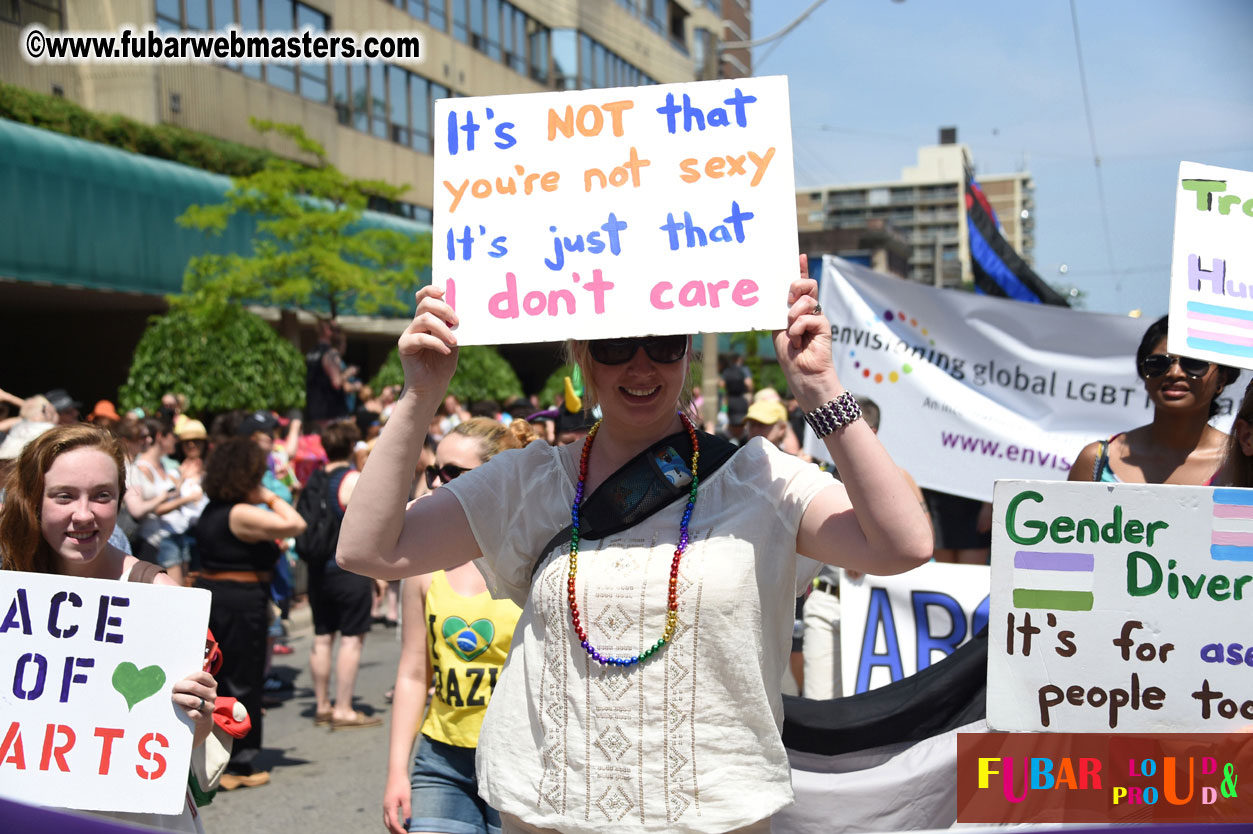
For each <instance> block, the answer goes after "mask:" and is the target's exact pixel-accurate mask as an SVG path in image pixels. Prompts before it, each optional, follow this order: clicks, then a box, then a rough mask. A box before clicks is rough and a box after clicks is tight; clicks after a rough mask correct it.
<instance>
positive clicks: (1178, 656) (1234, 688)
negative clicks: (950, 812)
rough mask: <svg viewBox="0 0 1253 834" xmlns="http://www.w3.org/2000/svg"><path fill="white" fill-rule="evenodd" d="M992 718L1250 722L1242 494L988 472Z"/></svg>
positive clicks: (1249, 517) (1140, 728)
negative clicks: (991, 480)
mask: <svg viewBox="0 0 1253 834" xmlns="http://www.w3.org/2000/svg"><path fill="white" fill-rule="evenodd" d="M993 506H994V509H995V516H994V521H993V528H992V606H991V617H990V625H989V631H988V724H989V725H990V726H991V727H992V728H993V729H996V730H1026V731H1051V732H1083V733H1088V732H1106V733H1107V732H1110V731H1115V732H1235V731H1238V730H1240V729H1242V728H1244V727H1246V726H1248V725H1250V724H1253V685H1251V683H1250V682H1251V681H1253V636H1251V634H1250V631H1249V623H1250V621H1251V620H1250V616H1249V615H1250V610H1253V584H1251V583H1253V490H1247V489H1223V488H1215V487H1182V486H1156V485H1153V486H1150V485H1143V484H1093V483H1066V482H1058V483H1050V482H1043V481H997V483H996V497H995V500H994V502H993Z"/></svg>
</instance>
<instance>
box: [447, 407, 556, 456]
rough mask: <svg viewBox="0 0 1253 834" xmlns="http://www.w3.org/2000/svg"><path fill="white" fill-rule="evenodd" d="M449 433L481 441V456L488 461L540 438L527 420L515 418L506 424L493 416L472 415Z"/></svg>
mask: <svg viewBox="0 0 1253 834" xmlns="http://www.w3.org/2000/svg"><path fill="white" fill-rule="evenodd" d="M449 434H459V435H461V436H463V437H470V438H473V439H475V440H477V441H478V442H479V458H480V459H481V460H482V461H483V463H487V462H488V461H489V460H491V459H492V458H493V457H495V456H496V455H498V454H500V453H501V452H503V451H505V450H506V449H521V448H523V447H525V446H526V445H527V444H529V443H530V442H531V441H533V440H536V439H538V438H539V434H537V433H536V431H535V428H534V427H533V426H532V425H531V424H530V423H528V422H527V421H526V420H514V421H513V422H511V423H510V424H509V425H507V426H506V425H504V424H503V423H500V422H498V421H496V420H493V419H492V418H491V417H471V418H470V419H469V420H463V421H461V422H460V423H458V424H457V425H456V426H454V427H453V430H452V431H450V432H449Z"/></svg>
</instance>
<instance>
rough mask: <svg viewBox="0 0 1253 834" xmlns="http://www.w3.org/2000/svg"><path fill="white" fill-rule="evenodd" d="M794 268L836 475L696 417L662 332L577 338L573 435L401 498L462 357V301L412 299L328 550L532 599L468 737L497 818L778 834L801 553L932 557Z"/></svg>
mask: <svg viewBox="0 0 1253 834" xmlns="http://www.w3.org/2000/svg"><path fill="white" fill-rule="evenodd" d="M806 272H807V270H806V267H805V262H804V259H803V258H802V260H801V275H800V276H799V277H798V278H797V279H796V280H794V281H792V282H791V284H790V287H789V291H788V297H787V298H786V299H784V298H779V299H777V303H778V304H780V305H783V304H786V305H787V307H788V315H787V328H786V329H785V330H782V331H779V332H777V333H776V334H775V347H776V350H777V353H778V356H779V363H780V365H781V366H782V367H783V369H784V371H785V373H786V374H787V377H788V383H789V386H790V389H791V390H792V391H793V392H794V393H795V394H796V396H797V399H798V400H799V401H800V403H801V404H802V406H803V407H804V408H805V409H806V411H807V412H808V418H809V422H810V425H811V426H812V427H813V428H814V430H815V432H816V433H817V434H818V435H819V436H820V437H822V438H824V440H825V442H826V444H827V448H828V451H829V452H830V453H831V455H832V457H833V459H834V460H835V461H836V463H837V464H838V466H839V469H840V472H841V474H842V475H843V476H844V479H845V482H844V484H839V483H837V482H835V481H834V480H833V479H832V478H830V476H828V475H825V474H824V473H822V472H820V471H819V470H818V469H817V468H816V467H814V466H813V465H811V464H807V463H804V462H802V461H799V460H798V459H796V458H793V457H791V456H789V455H786V454H784V453H782V452H780V451H778V450H777V449H775V448H774V447H773V446H772V445H771V444H769V443H766V442H765V441H763V440H753V441H751V442H749V443H748V444H746V445H745V446H744V447H743V448H742V449H740V450H739V451H736V450H735V448H734V447H732V446H731V445H730V444H729V443H725V442H719V441H718V440H717V439H716V438H714V437H712V436H710V435H706V434H703V433H701V432H698V431H697V430H696V428H695V427H694V426H692V425H691V423H690V421H688V420H687V419H686V417H684V416H683V415H682V413H681V404H682V399H683V395H684V390H685V387H686V385H687V383H688V380H689V374H688V363H687V362H686V361H684V360H685V359H686V358H687V357H688V353H689V347H690V338H689V337H687V336H660V337H646V338H632V339H606V340H600V341H592V342H575V343H572V344H570V345H569V347H570V351H571V353H572V354H573V357H574V359H575V360H576V361H577V362H578V363H579V365H580V367H581V369H582V372H583V378H584V380H585V383H586V385H587V391H586V394H587V396H586V398H585V405H586V406H587V407H591V406H593V405H597V404H599V406H600V408H601V410H602V413H603V415H604V416H603V419H602V420H601V421H600V422H599V423H598V424H597V425H596V426H594V427H593V428H592V430H591V431H590V432H589V433H588V436H587V439H586V440H585V441H584V442H583V443H582V444H581V446H580V445H570V446H565V447H550V446H544V445H543V444H538V443H534V444H531V445H530V446H528V447H527V448H525V449H522V450H518V451H509V452H503V453H501V454H500V455H497V456H496V457H495V458H493V459H492V460H491V461H489V462H488V463H486V464H484V465H483V466H480V467H479V468H477V469H475V470H473V471H471V472H467V473H465V474H463V475H461V476H460V477H459V478H457V479H456V480H455V481H453V482H452V483H449V484H446V485H445V486H443V487H442V488H440V489H438V490H436V491H435V492H434V493H433V494H432V495H431V496H429V497H427V498H424V499H422V500H421V501H418V502H416V503H414V504H413V505H412V506H411V507H408V508H406V507H405V497H406V495H407V494H408V489H409V481H410V479H411V477H412V473H413V468H414V465H415V463H416V461H417V460H418V456H419V454H420V453H421V449H422V441H423V438H424V436H425V433H426V427H427V425H428V424H429V423H430V421H431V419H432V417H433V416H434V414H435V411H436V409H437V408H438V406H439V402H440V399H441V398H442V396H443V393H444V390H445V388H446V386H447V385H448V381H449V379H450V378H451V377H452V374H453V372H454V371H455V370H456V365H457V338H456V336H455V334H454V333H453V330H452V328H453V327H455V326H456V325H457V320H458V316H457V313H455V312H454V311H453V309H452V307H451V306H450V305H449V304H448V303H447V302H446V301H445V298H444V294H443V291H442V290H440V289H438V288H435V287H426V288H424V289H422V290H421V291H420V292H418V294H417V313H416V315H415V316H414V319H413V321H412V322H411V323H410V325H409V327H408V328H407V329H406V330H405V333H404V334H403V335H402V336H401V338H400V341H399V352H400V356H401V361H402V364H403V366H404V373H405V393H404V395H403V396H402V398H401V400H400V401H399V402H398V403H397V405H396V408H395V410H394V411H393V413H392V417H391V420H390V421H389V423H388V427H387V430H386V431H384V432H383V434H382V436H381V437H380V439H379V443H378V446H377V447H376V453H375V454H374V455H372V456H371V457H370V460H369V462H368V463H367V464H366V467H365V471H364V472H363V473H362V475H361V478H360V480H359V481H358V484H357V494H358V496H361V497H358V498H357V499H356V500H355V501H354V502H353V504H352V506H350V507H349V509H348V514H347V516H346V518H345V520H344V525H343V528H342V530H341V533H340V540H339V556H338V558H339V560H340V562H341V563H342V564H343V565H344V566H345V567H348V568H349V569H352V570H357V571H360V572H362V573H366V574H369V575H372V576H376V577H380V578H395V577H403V576H413V575H416V574H420V573H429V572H431V571H433V570H437V569H440V568H452V567H454V566H456V565H459V564H462V563H464V562H466V561H469V560H471V559H478V560H479V561H478V562H477V565H478V566H479V568H480V570H481V571H482V572H483V575H484V579H485V580H486V582H487V585H488V587H489V588H490V589H492V592H493V594H494V595H495V596H505V597H509V598H511V599H513V600H514V601H515V602H517V603H518V604H519V605H521V606H522V608H523V613H522V617H521V619H520V620H519V622H518V627H517V629H516V631H515V639H514V643H513V648H512V650H511V652H510V656H509V660H508V662H507V664H506V666H505V670H504V672H503V674H502V676H501V678H500V680H499V682H498V684H497V689H496V692H495V695H494V697H493V698H492V701H491V703H490V705H489V706H488V709H487V715H486V718H485V721H484V725H483V730H482V733H481V735H480V738H479V758H478V779H479V791H480V795H481V796H482V797H483V798H484V799H485V800H487V802H488V803H489V804H490V805H491V806H492V807H494V808H497V809H498V810H499V811H500V812H501V817H502V821H503V823H504V826H503V829H504V830H505V831H511V830H512V831H527V830H533V829H534V827H538V828H541V829H553V830H558V831H571V832H573V831H577V832H585V831H587V832H590V831H604V830H614V831H624V830H633V831H689V832H723V831H740V830H763V831H764V830H767V829H768V827H769V817H770V815H771V814H773V813H774V812H775V811H777V810H779V809H780V808H782V807H783V806H784V805H786V804H788V803H789V802H791V800H792V792H791V787H790V784H789V778H790V770H789V767H788V762H787V757H786V754H785V751H784V748H783V745H782V742H781V740H780V738H779V729H780V723H781V720H782V704H781V696H780V692H779V686H780V681H781V680H782V677H783V672H784V668H785V666H786V663H787V658H788V648H789V645H790V641H791V634H792V616H793V609H794V600H795V598H796V596H797V595H798V594H799V593H800V592H802V591H803V590H804V589H805V588H806V587H807V586H808V585H809V583H810V581H811V580H812V579H813V577H814V575H815V574H816V572H817V570H818V562H817V561H814V560H818V561H822V562H826V563H829V564H835V565H841V566H843V567H848V568H852V569H855V570H860V571H864V572H868V573H876V574H883V573H898V572H901V571H904V570H908V569H909V568H912V567H914V566H916V565H918V564H921V563H922V562H923V561H925V560H926V559H927V558H928V557H929V556H930V554H931V529H930V527H929V525H928V524H927V521H926V519H925V517H924V516H923V514H922V511H921V509H920V508H919V506H918V502H917V501H916V500H915V499H914V497H913V494H912V492H911V491H910V489H909V486H908V485H907V483H906V482H905V479H904V478H903V477H902V476H901V475H900V471H899V469H898V468H897V467H896V466H895V465H894V464H893V463H892V461H891V459H890V458H889V457H888V455H887V453H886V452H885V451H884V449H883V447H882V446H881V445H880V444H879V442H878V440H877V439H876V438H875V435H874V433H873V432H872V431H871V430H870V429H869V427H867V426H866V425H865V423H864V422H863V421H861V420H859V419H857V418H858V410H857V408H856V401H855V400H854V399H853V397H852V395H851V394H848V393H847V392H845V391H844V388H843V386H842V385H841V384H840V381H839V379H838V378H837V377H836V375H835V371H834V368H833V366H832V361H831V330H830V324H829V322H828V321H827V320H826V318H825V317H824V316H822V315H820V314H819V313H820V308H819V306H818V301H817V298H816V295H817V285H816V282H814V281H812V280H810V279H809V278H808V276H807V274H806ZM580 450H581V451H580ZM580 552H582V553H583V554H584V558H583V559H582V560H581V561H580V560H579V559H578V556H579V554H580ZM797 554H801V555H797ZM480 557H481V558H480Z"/></svg>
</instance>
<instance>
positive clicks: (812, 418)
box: [805, 391, 861, 438]
mask: <svg viewBox="0 0 1253 834" xmlns="http://www.w3.org/2000/svg"><path fill="white" fill-rule="evenodd" d="M860 416H861V406H860V405H858V404H857V398H856V397H854V396H853V395H852V394H850V393H849V392H848V391H845V392H844V393H843V394H840V396H838V397H836V398H835V399H834V400H831V401H830V402H829V403H827V404H826V405H820V406H818V407H817V408H815V409H814V410H813V411H811V412H809V413H808V414H806V415H805V422H807V423H809V427H810V428H811V429H813V430H814V434H816V435H817V436H818V437H819V438H823V437H826V436H827V435H829V434H831V432H833V431H835V430H836V429H840V428H843V427H844V426H847V425H848V424H849V423H851V422H853V421H854V420H856V419H857V418H858V417H860Z"/></svg>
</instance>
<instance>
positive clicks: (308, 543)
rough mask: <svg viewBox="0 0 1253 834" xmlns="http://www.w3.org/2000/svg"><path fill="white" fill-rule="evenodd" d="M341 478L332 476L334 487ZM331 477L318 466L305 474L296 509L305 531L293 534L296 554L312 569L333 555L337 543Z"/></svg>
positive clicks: (335, 501)
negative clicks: (306, 480)
mask: <svg viewBox="0 0 1253 834" xmlns="http://www.w3.org/2000/svg"><path fill="white" fill-rule="evenodd" d="M340 482H342V478H337V479H335V486H338V485H339V483H340ZM331 486H332V482H331V476H329V475H327V474H326V470H325V469H324V468H319V469H317V470H315V471H314V473H313V474H312V475H310V476H309V480H308V482H306V483H305V488H304V490H303V491H302V492H301V493H300V500H299V501H297V502H296V512H298V513H300V517H301V518H303V519H304V520H305V531H304V532H303V533H301V534H300V535H299V536H297V537H296V554H297V555H298V556H299V557H300V558H301V559H303V560H304V561H306V562H308V563H309V566H310V567H312V568H314V569H321V568H323V567H325V566H326V563H327V562H330V561H332V560H333V559H334V558H335V546H336V545H337V544H339V523H340V519H341V516H340V513H339V501H338V499H337V497H336V496H335V495H333V494H332V492H331Z"/></svg>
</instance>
